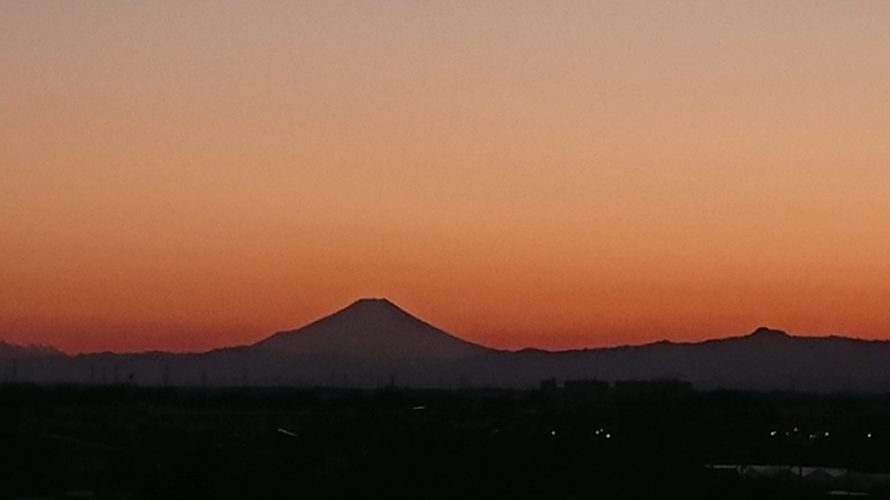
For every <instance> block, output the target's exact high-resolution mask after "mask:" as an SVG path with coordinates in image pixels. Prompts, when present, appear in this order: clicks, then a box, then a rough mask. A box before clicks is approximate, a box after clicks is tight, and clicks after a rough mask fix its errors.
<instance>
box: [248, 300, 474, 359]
mask: <svg viewBox="0 0 890 500" xmlns="http://www.w3.org/2000/svg"><path fill="white" fill-rule="evenodd" d="M251 349H253V350H257V351H265V352H277V353H281V354H291V355H294V354H299V355H328V356H343V357H353V358H361V359H373V360H415V359H436V360H447V359H460V358H465V357H470V356H476V355H479V354H483V353H485V352H487V351H490V349H488V348H485V347H482V346H479V345H476V344H472V343H470V342H467V341H464V340H461V339H459V338H457V337H453V336H451V335H449V334H448V333H446V332H444V331H442V330H440V329H438V328H436V327H434V326H432V325H430V324H428V323H426V322H423V321H421V320H419V319H417V318H415V317H414V316H412V315H410V314H408V313H407V312H405V311H404V310H402V309H400V308H399V307H398V306H396V305H395V304H393V303H392V302H390V301H388V300H386V299H362V300H359V301H357V302H355V303H353V304H352V305H350V306H349V307H347V308H345V309H343V310H341V311H338V312H336V313H334V314H332V315H330V316H327V317H325V318H322V319H320V320H318V321H315V322H313V323H311V324H309V325H306V326H304V327H302V328H299V329H296V330H291V331H286V332H279V333H276V334H275V335H273V336H272V337H270V338H268V339H265V340H262V341H260V342H258V343H256V344H254V345H253V346H252V347H251Z"/></svg>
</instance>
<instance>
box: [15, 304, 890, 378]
mask: <svg viewBox="0 0 890 500" xmlns="http://www.w3.org/2000/svg"><path fill="white" fill-rule="evenodd" d="M0 377H3V378H2V379H0V381H3V380H6V381H19V382H22V381H29V382H37V383H60V382H68V383H70V382H74V383H88V384H98V383H114V382H117V383H130V384H137V385H192V386H194V385H216V386H247V385H249V386H276V385H299V386H338V387H365V388H370V387H379V386H381V385H386V384H392V383H396V384H398V385H403V386H408V387H445V388H447V387H465V386H470V385H472V386H480V387H505V388H528V387H537V386H538V384H539V383H540V382H541V381H542V380H548V379H556V380H572V379H599V380H605V381H619V380H658V379H679V380H684V381H688V382H690V383H692V384H693V385H694V386H695V387H696V388H698V389H705V390H708V389H743V390H768V391H775V390H781V391H805V392H836V391H851V392H886V391H887V390H888V389H887V388H888V387H890V342H887V341H869V340H859V339H851V338H845V337H837V336H830V337H806V336H797V335H790V334H788V333H786V332H784V331H781V330H776V329H772V328H767V327H760V328H757V329H756V330H754V331H753V332H751V333H749V334H746V335H740V336H734V337H727V338H720V339H713V340H706V341H704V342H697V343H683V342H670V341H660V342H655V343H651V344H645V345H637V346H621V347H609V348H597V349H577V350H570V351H557V352H551V351H543V350H538V349H524V350H521V351H500V350H495V349H489V348H487V347H484V346H480V345H477V344H473V343H470V342H467V341H464V340H462V339H460V338H458V337H455V336H453V335H451V334H449V333H447V332H445V331H443V330H441V329H439V328H437V327H435V326H433V325H430V324H429V323H426V322H424V321H422V320H420V319H417V318H416V317H414V316H412V315H411V314H409V313H407V312H405V311H404V310H402V309H401V308H399V307H398V306H396V305H395V304H393V303H392V302H390V301H388V300H386V299H362V300H359V301H357V302H355V303H353V304H351V305H349V306H348V307H346V308H344V309H342V310H340V311H338V312H336V313H334V314H332V315H330V316H327V317H324V318H321V319H319V320H317V321H315V322H312V323H310V324H308V325H306V326H303V327H301V328H298V329H295V330H290V331H283V332H279V333H276V334H274V335H272V336H270V337H268V338H266V339H265V340H262V341H260V342H257V343H255V344H252V345H246V346H240V347H231V348H225V349H217V350H213V351H209V352H205V353H190V354H172V353H159V352H152V353H132V354H115V353H99V354H81V355H76V356H68V355H65V354H64V353H61V352H59V351H54V350H52V349H48V348H45V347H20V346H12V345H9V344H2V343H0Z"/></svg>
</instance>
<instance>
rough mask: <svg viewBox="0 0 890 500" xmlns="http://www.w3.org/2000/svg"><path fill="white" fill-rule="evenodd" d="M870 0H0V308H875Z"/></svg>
mask: <svg viewBox="0 0 890 500" xmlns="http://www.w3.org/2000/svg"><path fill="white" fill-rule="evenodd" d="M888 26H890V2H884V1H873V2H868V1H855V2H836V1H815V0H807V1H799V2H792V1H784V2H774V1H768V2H767V1H763V2H757V1H740V2H714V1H702V2H676V1H671V2H650V1H645V2H628V1H616V2H587V1H585V2H521V1H504V2H491V3H487V2H475V1H474V2H456V1H450V2H414V1H410V2H396V1H392V2H359V1H350V2H342V3H341V2H333V1H317V2H223V1H214V2H166V1H157V2H116V1H107V2H88V1H82V2H67V1H59V2H50V1H39V2H38V1H33V2H25V1H21V2H20V1H6V2H2V3H0V339H4V340H7V341H12V342H17V343H44V344H51V345H54V346H57V347H59V348H62V349H64V350H66V351H70V352H81V351H95V350H105V349H110V350H144V349H164V350H200V349H208V348H211V347H214V346H219V345H231V344H239V343H245V342H250V341H253V340H256V339H259V338H262V337H265V336H267V335H268V334H270V333H272V332H273V331H276V330H281V329H286V328H291V327H294V326H298V325H301V324H303V323H305V322H308V321H311V320H313V319H316V318H317V317H319V316H321V315H324V314H327V313H329V312H331V311H333V310H335V309H337V308H340V307H343V306H345V305H346V304H348V303H350V302H352V301H353V300H355V299H356V298H358V297H363V296H386V297H388V298H390V299H391V300H393V301H395V302H396V303H398V304H400V305H402V306H403V307H405V308H406V309H407V310H409V311H410V312H412V313H416V314H417V315H419V316H420V317H422V318H424V319H426V320H428V321H430V322H432V323H435V324H437V325H439V326H441V327H443V328H445V329H447V330H449V331H451V332H453V333H454V334H456V335H458V336H461V337H464V338H467V339H469V340H473V341H476V342H481V343H484V344H488V345H492V346H496V347H506V348H518V347H525V346H536V347H542V348H568V347H580V346H603V345H613V344H621V343H639V342H645V341H650V340H656V339H661V338H669V339H674V340H698V339H703V338H708V337H718V336H726V335H730V334H741V333H745V332H747V331H750V330H752V329H753V328H754V327H756V326H758V325H761V324H766V325H770V326H773V327H778V328H783V329H786V330H788V331H791V332H795V333H811V334H827V333H840V334H846V335H851V336H858V337H868V338H890V307H888V306H890V29H888Z"/></svg>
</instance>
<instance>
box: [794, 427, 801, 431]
mask: <svg viewBox="0 0 890 500" xmlns="http://www.w3.org/2000/svg"><path fill="white" fill-rule="evenodd" d="M792 430H793V431H794V432H797V431H799V430H800V429H798V428H797V427H795V428H794V429H792Z"/></svg>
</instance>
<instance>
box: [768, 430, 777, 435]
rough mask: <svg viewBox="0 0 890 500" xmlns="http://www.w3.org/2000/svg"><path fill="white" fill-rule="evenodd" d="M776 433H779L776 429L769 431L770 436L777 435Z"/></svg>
mask: <svg viewBox="0 0 890 500" xmlns="http://www.w3.org/2000/svg"><path fill="white" fill-rule="evenodd" d="M776 434H777V432H776V431H769V435H770V436H775V435H776Z"/></svg>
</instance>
